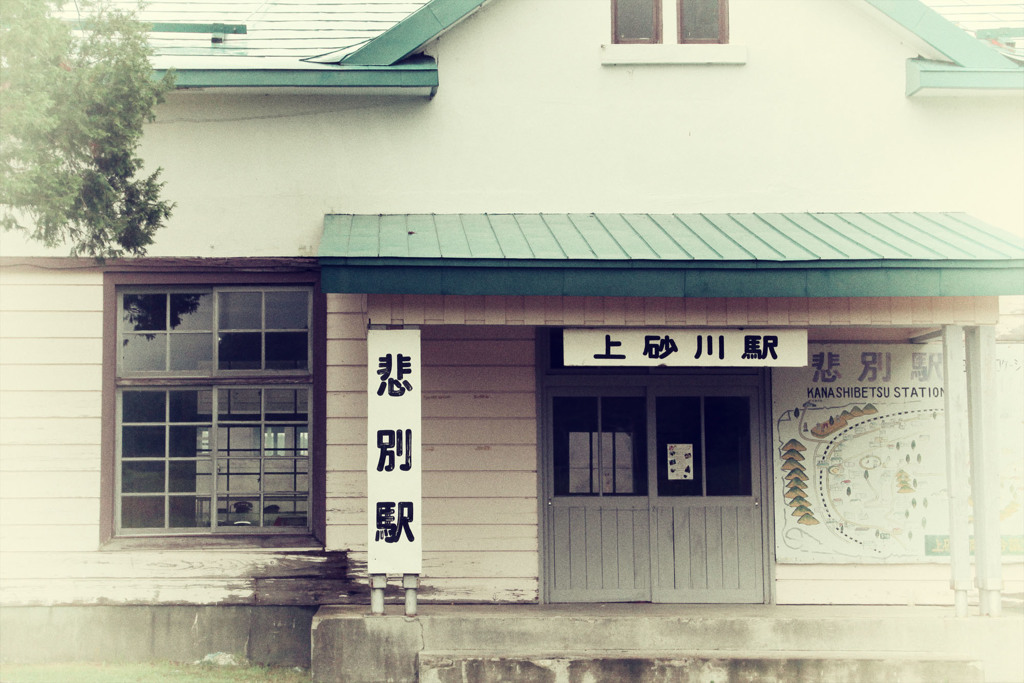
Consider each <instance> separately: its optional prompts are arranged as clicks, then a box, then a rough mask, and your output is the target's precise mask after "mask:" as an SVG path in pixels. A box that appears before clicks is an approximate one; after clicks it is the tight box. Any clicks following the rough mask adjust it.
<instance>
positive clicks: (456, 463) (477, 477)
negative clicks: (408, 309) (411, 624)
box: [327, 295, 539, 602]
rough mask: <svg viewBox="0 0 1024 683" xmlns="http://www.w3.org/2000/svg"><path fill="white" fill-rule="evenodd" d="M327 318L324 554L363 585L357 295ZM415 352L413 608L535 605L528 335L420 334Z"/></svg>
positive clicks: (477, 331) (362, 311)
mask: <svg viewBox="0 0 1024 683" xmlns="http://www.w3.org/2000/svg"><path fill="white" fill-rule="evenodd" d="M327 316H328V323H327V329H328V342H327V366H328V367H327V383H328V387H329V391H328V398H327V404H328V405H327V411H328V412H327V470H328V471H327V491H328V500H327V547H328V548H329V549H347V550H351V551H354V552H352V553H350V557H351V558H352V564H353V567H354V568H355V567H357V566H361V567H362V569H361V571H362V573H363V575H365V558H366V554H365V553H366V544H367V529H366V499H365V496H366V377H367V375H366V372H367V371H366V333H365V330H366V324H367V319H368V316H367V310H366V297H364V296H353V295H331V296H330V297H329V299H328V312H327ZM370 320H371V321H372V318H371V319H370ZM421 323H422V321H421ZM410 324H411V323H410ZM422 351H423V392H424V393H423V468H424V473H423V505H424V511H423V517H422V519H423V543H424V558H423V564H424V568H423V578H422V581H421V588H420V599H421V600H423V601H425V602H426V601H438V602H523V601H526V602H532V601H536V600H537V595H538V578H537V577H538V572H539V565H538V562H539V556H538V545H537V544H538V533H537V529H538V517H537V426H536V425H537V421H536V389H535V385H536V380H535V369H534V331H533V329H532V328H522V327H519V328H515V327H501V328H487V327H478V326H468V327H467V326H461V327H444V326H440V327H425V328H423V330H422ZM360 562H361V565H360Z"/></svg>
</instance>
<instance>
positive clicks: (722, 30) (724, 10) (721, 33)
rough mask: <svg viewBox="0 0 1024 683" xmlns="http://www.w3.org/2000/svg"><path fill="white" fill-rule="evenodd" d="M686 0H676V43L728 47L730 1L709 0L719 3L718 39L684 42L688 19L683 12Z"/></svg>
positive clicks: (709, 0)
mask: <svg viewBox="0 0 1024 683" xmlns="http://www.w3.org/2000/svg"><path fill="white" fill-rule="evenodd" d="M684 2H685V0H676V41H677V42H678V43H679V44H680V45H727V44H728V43H729V0H708V2H717V3H718V38H717V39H706V40H684V39H683V35H684V30H685V28H686V17H685V16H684V12H683V3H684Z"/></svg>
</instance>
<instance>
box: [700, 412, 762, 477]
mask: <svg viewBox="0 0 1024 683" xmlns="http://www.w3.org/2000/svg"><path fill="white" fill-rule="evenodd" d="M704 426H705V437H704V438H705V442H706V444H707V458H706V462H707V468H708V492H707V493H708V495H709V496H749V495H750V488H751V483H750V400H749V399H748V398H746V397H744V396H708V397H707V398H705V399H704Z"/></svg>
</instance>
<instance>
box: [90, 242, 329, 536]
mask: <svg viewBox="0 0 1024 683" xmlns="http://www.w3.org/2000/svg"><path fill="white" fill-rule="evenodd" d="M147 261H148V262H139V263H126V264H124V265H122V267H121V268H120V269H115V268H110V269H108V270H106V271H105V272H104V279H103V394H102V395H103V402H102V411H101V415H102V436H101V454H102V467H101V477H100V544H101V546H102V547H104V549H119V548H168V547H189V548H194V547H285V546H287V547H322V546H323V543H324V539H325V531H326V514H325V509H324V505H325V502H326V483H325V470H326V466H325V464H326V455H325V451H326V436H325V426H326V419H325V407H326V396H327V392H326V382H325V380H326V334H325V330H326V327H325V325H326V318H327V309H326V296H325V295H324V294H323V292H322V291H321V289H320V276H319V269H318V267H317V266H316V263H315V261H312V260H308V259H282V260H281V261H286V262H287V263H282V262H279V261H277V260H270V259H240V261H242V262H248V261H254V262H255V261H259V262H260V263H258V264H257V263H240V264H238V266H237V267H232V266H231V265H225V266H220V267H216V266H214V267H209V266H208V267H206V268H202V269H194V270H193V269H190V268H189V265H190V264H189V263H188V262H187V260H186V259H152V260H147ZM147 266H148V267H147ZM254 266H255V267H254ZM261 271H263V272H261ZM289 287H302V288H306V289H308V290H309V292H310V297H311V307H310V309H311V310H310V313H311V317H310V320H309V339H308V346H307V348H308V350H309V356H308V358H309V367H308V368H307V369H306V370H259V371H252V370H226V371H219V372H218V371H217V370H216V358H214V359H213V366H214V367H213V368H212V369H211V371H210V372H174V371H168V372H166V373H154V372H135V373H130V374H126V375H124V376H121V375H120V374H119V368H120V358H119V357H120V355H121V354H120V353H119V347H120V340H121V308H120V307H121V295H122V294H123V293H125V292H129V293H132V292H134V290H144V289H147V288H148V289H152V290H153V291H154V292H164V293H166V292H169V291H186V290H189V289H191V290H193V291H194V290H209V289H211V288H213V289H228V290H249V291H252V290H255V289H261V290H273V289H280V288H289ZM212 334H213V332H212V331H211V335H212ZM214 348H216V344H214ZM290 386H295V387H301V386H304V387H308V390H309V406H308V410H309V413H308V422H307V424H308V429H309V433H310V437H309V442H308V448H309V450H308V453H309V456H308V477H309V503H308V511H307V515H308V527H307V528H299V527H282V528H280V529H274V528H271V527H254V526H250V527H248V528H237V529H236V528H231V529H225V528H223V527H221V528H219V529H217V528H216V527H214V526H213V525H211V526H210V527H202V528H197V529H195V530H194V531H191V530H188V529H180V528H172V529H159V528H155V529H149V528H146V529H121V528H120V523H119V520H118V517H117V515H118V510H119V509H120V502H119V501H120V498H121V492H120V491H119V488H118V486H119V484H118V482H119V481H120V477H119V475H118V469H119V467H120V458H119V457H118V448H119V446H118V429H119V427H120V424H121V415H120V414H119V409H120V405H121V399H120V395H121V391H122V390H125V389H154V390H157V389H163V390H168V389H200V388H203V389H205V388H209V389H211V390H217V389H222V388H225V389H230V388H244V387H249V388H260V389H266V388H268V387H269V388H285V387H290ZM165 495H167V494H166V493H165ZM211 505H212V507H213V508H215V503H212V504H211ZM211 514H216V513H215V511H211Z"/></svg>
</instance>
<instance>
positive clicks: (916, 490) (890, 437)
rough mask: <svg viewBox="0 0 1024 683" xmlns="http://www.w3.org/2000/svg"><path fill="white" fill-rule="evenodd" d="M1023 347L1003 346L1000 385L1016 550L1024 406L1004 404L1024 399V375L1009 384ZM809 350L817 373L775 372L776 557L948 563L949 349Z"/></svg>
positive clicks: (1008, 511)
mask: <svg viewBox="0 0 1024 683" xmlns="http://www.w3.org/2000/svg"><path fill="white" fill-rule="evenodd" d="M1019 351H1020V347H1019V346H1016V347H1015V348H1012V349H1010V348H1001V349H1000V355H999V359H1000V360H999V362H998V363H997V366H998V368H1000V369H1001V370H1000V371H1001V373H1002V374H1003V375H1004V377H1002V378H1001V379H1000V381H999V382H997V385H999V386H997V387H993V396H994V397H998V398H996V403H997V405H998V406H1001V407H999V408H998V409H999V410H1000V416H1001V418H1000V420H999V429H1000V432H1001V433H1002V434H1001V435H1002V436H1004V438H1003V439H1002V440H1001V444H1000V445H999V446H998V450H999V451H1000V454H999V455H1000V458H1001V462H1002V466H1001V469H1000V471H1001V475H1002V476H1001V481H1002V482H1003V491H1001V494H1002V495H1001V501H1000V508H1001V513H1002V514H1001V517H1002V519H1003V523H1004V525H1005V526H1004V532H1003V533H1004V549H1008V550H1010V551H1011V552H1012V549H1013V548H1014V547H1016V546H1019V545H1020V543H1019V541H1014V538H1015V537H1019V536H1020V528H1021V513H1020V501H1021V478H1022V473H1021V444H1022V443H1024V441H1022V440H1021V438H1020V437H1017V438H1012V439H1007V438H1005V437H1009V436H1010V435H1011V434H1012V433H1014V430H1017V431H1018V432H1019V431H1020V429H1021V413H1020V412H1017V413H1016V418H1014V417H1013V415H1012V413H1009V414H1007V413H1006V412H1005V411H1006V408H1005V406H1006V405H1017V406H1020V405H1021V394H1022V393H1024V390H1022V389H1021V386H1022V385H1021V383H1020V378H1021V374H1020V373H1019V371H1018V372H1017V374H1016V379H1017V384H1016V389H1013V385H1012V382H1013V378H1009V382H1010V384H1004V382H1005V381H1006V380H1007V377H1005V375H1011V374H1013V373H1014V372H1015V371H1014V370H1013V367H1014V363H1016V367H1018V368H1019V367H1020V362H1019V359H1018V360H1014V358H1015V355H1016V356H1019V355H1020V353H1019ZM809 357H810V364H809V365H808V366H807V367H806V368H779V369H776V370H775V371H774V372H773V375H772V386H773V391H772V403H773V411H772V412H773V420H774V449H773V450H774V453H773V476H774V477H775V481H774V490H775V515H776V558H777V560H778V561H779V562H799V563H829V562H831V563H849V562H858V563H859V562H881V563H884V562H889V563H899V562H928V561H932V562H941V561H948V550H947V552H946V553H943V552H942V550H941V548H942V544H943V543H944V542H946V543H948V536H949V507H948V495H947V481H946V454H945V421H944V420H945V417H944V389H943V368H942V347H941V345H939V344H930V345H924V346H922V345H881V344H880V345H859V344H858V345H852V344H851V345H838V344H837V345H816V344H812V345H810V348H809ZM997 405H994V406H993V409H997ZM1010 410H1011V411H1012V410H1013V409H1012V408H1011V409H1010ZM1018 410H1019V409H1018ZM1014 523H1016V526H1015V527H1014ZM1013 529H1017V531H1016V532H1014V531H1013ZM1007 530H1009V531H1007ZM1007 534H1008V535H1007ZM1007 541H1009V544H1007ZM944 555H945V557H944Z"/></svg>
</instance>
